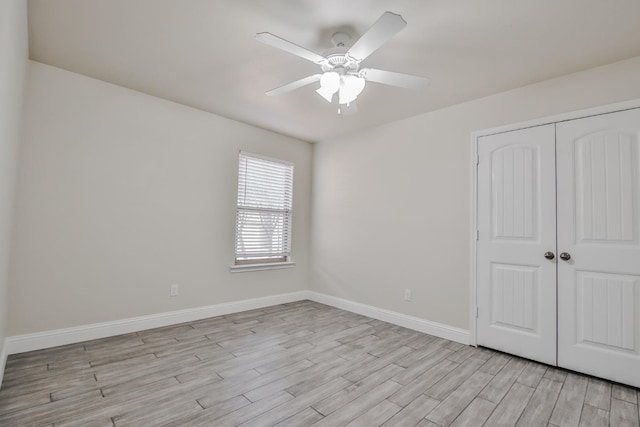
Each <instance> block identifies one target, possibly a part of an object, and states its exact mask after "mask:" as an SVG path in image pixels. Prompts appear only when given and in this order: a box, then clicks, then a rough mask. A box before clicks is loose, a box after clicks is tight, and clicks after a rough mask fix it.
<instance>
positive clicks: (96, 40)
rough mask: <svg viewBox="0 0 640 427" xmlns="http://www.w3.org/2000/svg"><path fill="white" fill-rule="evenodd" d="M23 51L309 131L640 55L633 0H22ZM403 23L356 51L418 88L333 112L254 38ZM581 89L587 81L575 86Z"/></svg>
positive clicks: (329, 131)
mask: <svg viewBox="0 0 640 427" xmlns="http://www.w3.org/2000/svg"><path fill="white" fill-rule="evenodd" d="M28 5H29V36H30V55H31V59H33V60H36V61H40V62H43V63H46V64H50V65H54V66H57V67H60V68H64V69H66V70H70V71H74V72H76V73H80V74H85V75H87V76H90V77H94V78H97V79H100V80H104V81H107V82H110V83H114V84H117V85H121V86H124V87H128V88H131V89H134V90H138V91H141V92H144V93H147V94H150V95H154V96H158V97H161V98H165V99H168V100H172V101H176V102H179V103H182V104H185V105H189V106H192V107H195V108H199V109H201V110H205V111H209V112H212V113H215V114H218V115H222V116H225V117H229V118H232V119H235V120H239V121H241V122H245V123H250V124H253V125H256V126H259V127H263V128H266V129H270V130H273V131H276V132H280V133H282V134H286V135H291V136H294V137H298V138H301V139H304V140H307V141H312V142H317V141H322V140H325V139H327V138H331V137H334V136H337V135H340V134H344V133H347V132H352V131H355V130H358V129H363V128H366V127H371V126H376V125H379V124H383V123H387V122H391V121H395V120H399V119H402V118H406V117H410V116H414V115H417V114H421V113H425V112H428V111H433V110H435V109H439V108H442V107H445V106H448V105H452V104H457V103H460V102H464V101H467V100H471V99H476V98H480V97H483V96H487V95H490V94H493V93H497V92H502V91H505V90H508V89H512V88H516V87H520V86H524V85H527V84H530V83H533V82H538V81H542V80H545V79H548V78H551V77H556V76H560V75H563V74H568V73H572V72H576V71H579V70H583V69H587V68H591V67H594V66H598V65H603V64H606V63H610V62H614V61H618V60H622V59H626V58H630V57H633V56H638V55H640V29H639V27H638V17H639V16H640V1H637V0H615V1H611V0H535V1H514V0H482V1H479V0H449V1H444V0H399V1H382V0H349V1H344V0H343V1H339V0H271V1H269V0H180V1H178V0H55V1H52V0H29V3H28ZM387 10H389V11H392V12H394V13H399V14H401V15H402V16H403V17H404V19H405V20H406V21H407V22H408V26H407V27H406V28H405V29H404V30H402V31H401V32H400V33H399V34H397V35H396V36H395V37H394V38H393V39H392V40H391V41H389V42H388V43H387V44H386V45H384V46H382V47H381V48H380V49H379V50H378V51H376V52H375V53H374V54H373V55H371V56H370V57H369V58H368V59H367V60H366V61H365V62H364V65H365V66H367V67H373V68H381V69H387V70H392V71H398V72H403V73H409V74H415V75H419V76H423V77H429V78H430V79H431V83H430V84H429V86H427V88H426V89H425V90H422V91H417V92H416V91H410V90H406V89H400V88H392V87H387V86H383V85H379V84H376V83H369V84H367V87H366V88H365V90H364V92H363V93H362V94H361V95H360V97H359V98H358V108H359V112H358V113H357V114H356V115H354V116H346V117H342V116H338V115H337V114H336V109H337V108H336V105H329V104H328V103H327V102H326V101H325V100H323V99H322V98H321V97H320V96H319V95H317V94H316V93H314V90H315V88H316V85H311V86H307V87H304V88H302V89H299V90H297V91H295V92H291V93H288V94H285V95H281V96H279V97H267V96H265V95H264V92H265V91H267V90H270V89H273V88H275V87H278V86H281V85H283V84H286V83H289V82H290V81H293V80H297V79H299V78H302V77H305V76H307V75H309V74H315V73H317V72H318V67H317V66H316V65H315V64H312V63H311V62H308V61H305V60H303V59H301V58H298V57H295V56H293V55H290V54H287V53H285V52H282V51H279V50H277V49H274V48H272V47H270V46H267V45H264V44H262V43H258V42H257V41H256V40H254V35H255V33H256V32H271V33H273V34H276V35H278V36H280V37H283V38H285V39H287V40H290V41H292V42H294V43H296V44H299V45H301V46H304V47H306V48H308V49H310V50H313V51H315V52H318V53H322V52H323V51H324V50H326V49H329V48H331V47H332V45H331V41H330V39H331V35H332V34H333V33H334V32H336V31H337V30H347V31H349V32H350V33H352V34H353V35H354V36H355V37H356V38H357V37H358V36H360V35H361V34H362V33H364V32H365V31H366V30H367V28H369V26H370V25H371V24H372V23H373V22H375V21H376V19H378V17H379V16H380V15H381V14H382V13H383V12H384V11H387ZM585 90H588V88H585Z"/></svg>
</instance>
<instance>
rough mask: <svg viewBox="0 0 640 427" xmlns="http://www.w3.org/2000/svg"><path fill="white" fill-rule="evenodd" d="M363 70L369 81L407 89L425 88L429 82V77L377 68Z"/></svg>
mask: <svg viewBox="0 0 640 427" xmlns="http://www.w3.org/2000/svg"><path fill="white" fill-rule="evenodd" d="M361 72H362V75H363V76H364V78H365V80H367V81H370V82H376V83H382V84H385V85H390V86H398V87H403V88H405V89H424V88H425V87H426V86H427V84H428V83H429V79H425V78H424V77H418V76H412V75H410V74H402V73H396V72H393V71H385V70H377V69H375V68H363V69H362V70H361Z"/></svg>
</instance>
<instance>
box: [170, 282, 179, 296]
mask: <svg viewBox="0 0 640 427" xmlns="http://www.w3.org/2000/svg"><path fill="white" fill-rule="evenodd" d="M178 291H179V288H178V285H177V284H175V283H174V284H173V285H171V289H170V290H169V296H172V297H177V296H178Z"/></svg>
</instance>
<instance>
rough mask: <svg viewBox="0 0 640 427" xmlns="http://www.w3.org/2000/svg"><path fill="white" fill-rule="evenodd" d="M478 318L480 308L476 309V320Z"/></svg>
mask: <svg viewBox="0 0 640 427" xmlns="http://www.w3.org/2000/svg"><path fill="white" fill-rule="evenodd" d="M477 318H478V307H476V319H477Z"/></svg>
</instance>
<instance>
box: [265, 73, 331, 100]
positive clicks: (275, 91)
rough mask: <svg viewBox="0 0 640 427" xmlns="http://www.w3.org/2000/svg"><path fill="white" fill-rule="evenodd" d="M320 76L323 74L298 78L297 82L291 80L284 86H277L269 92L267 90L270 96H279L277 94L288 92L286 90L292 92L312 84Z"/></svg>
mask: <svg viewBox="0 0 640 427" xmlns="http://www.w3.org/2000/svg"><path fill="white" fill-rule="evenodd" d="M320 77H322V74H314V75H311V76H308V77H305V78H304V79H300V80H296V81H295V82H291V83H289V84H286V85H284V86H280V87H277V88H275V89H272V90H270V91H269V92H267V95H268V96H277V95H281V94H283V93H286V92H291V91H292V90H295V89H298V88H301V87H302V86H306V85H310V84H311V83H315V82H317V81H319V80H320Z"/></svg>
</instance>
